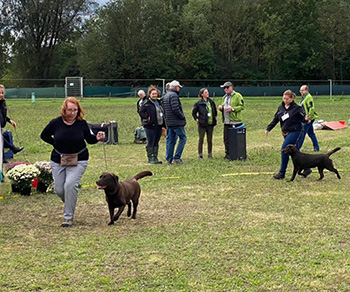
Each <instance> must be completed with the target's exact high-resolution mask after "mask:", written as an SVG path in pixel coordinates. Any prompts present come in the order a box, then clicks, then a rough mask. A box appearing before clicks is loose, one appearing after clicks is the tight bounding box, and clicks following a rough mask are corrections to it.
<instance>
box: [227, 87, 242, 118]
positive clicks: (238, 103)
mask: <svg viewBox="0 0 350 292" xmlns="http://www.w3.org/2000/svg"><path fill="white" fill-rule="evenodd" d="M225 98H226V94H225V95H224V97H223V98H222V106H224V103H225ZM230 105H231V107H232V108H234V111H233V112H231V113H230V120H231V121H234V122H241V121H242V110H244V100H243V96H242V95H241V94H240V93H238V92H236V91H233V95H232V97H231V104H230ZM222 120H224V113H222Z"/></svg>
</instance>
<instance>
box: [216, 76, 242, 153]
mask: <svg viewBox="0 0 350 292" xmlns="http://www.w3.org/2000/svg"><path fill="white" fill-rule="evenodd" d="M220 87H223V88H224V91H225V95H224V97H223V98H222V104H220V105H219V106H218V110H219V111H221V112H222V119H223V122H224V144H225V157H224V159H230V156H229V140H228V130H229V129H230V128H232V127H235V126H236V125H241V124H242V111H243V110H244V100H243V97H242V95H241V94H240V93H238V92H236V91H234V90H233V84H232V82H230V81H227V82H225V83H224V84H223V85H220Z"/></svg>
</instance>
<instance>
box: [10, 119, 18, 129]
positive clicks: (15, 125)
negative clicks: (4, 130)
mask: <svg viewBox="0 0 350 292" xmlns="http://www.w3.org/2000/svg"><path fill="white" fill-rule="evenodd" d="M10 124H11V125H12V126H13V127H14V128H15V130H16V129H17V124H16V123H15V121H12V120H10Z"/></svg>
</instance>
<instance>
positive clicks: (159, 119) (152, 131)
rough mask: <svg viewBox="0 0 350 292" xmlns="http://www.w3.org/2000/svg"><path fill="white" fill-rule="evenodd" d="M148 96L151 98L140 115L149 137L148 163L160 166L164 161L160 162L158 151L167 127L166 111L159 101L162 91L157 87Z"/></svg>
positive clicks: (149, 90)
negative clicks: (163, 130) (164, 128)
mask: <svg viewBox="0 0 350 292" xmlns="http://www.w3.org/2000/svg"><path fill="white" fill-rule="evenodd" d="M148 96H149V98H148V99H147V101H146V102H145V103H144V104H143V105H142V106H141V108H140V111H139V115H140V117H141V121H142V125H143V127H144V128H145V131H146V135H147V146H146V152H147V157H148V162H149V163H152V164H160V163H162V161H160V160H158V150H159V140H160V137H161V135H162V128H163V127H165V120H164V111H163V108H162V106H161V105H160V101H159V99H158V97H159V96H160V91H159V90H158V89H157V88H156V87H154V86H150V87H149V88H148Z"/></svg>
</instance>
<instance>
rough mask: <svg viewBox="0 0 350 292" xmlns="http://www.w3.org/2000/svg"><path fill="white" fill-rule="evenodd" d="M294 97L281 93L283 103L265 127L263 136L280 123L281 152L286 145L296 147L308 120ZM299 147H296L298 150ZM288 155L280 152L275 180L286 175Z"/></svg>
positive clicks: (288, 92) (291, 93) (286, 92)
mask: <svg viewBox="0 0 350 292" xmlns="http://www.w3.org/2000/svg"><path fill="white" fill-rule="evenodd" d="M295 98H296V95H295V93H294V92H292V91H291V90H286V91H285V92H284V93H283V102H282V104H281V105H280V106H279V107H278V109H277V112H276V113H275V116H274V118H273V120H272V122H271V123H270V124H269V125H268V126H267V128H266V131H265V134H266V136H268V134H269V133H270V132H271V130H272V129H273V128H274V127H275V126H276V125H277V124H278V123H280V125H281V130H282V135H283V137H284V141H283V144H282V147H281V150H283V149H284V148H285V147H286V146H287V145H288V144H295V145H298V144H299V143H298V141H299V139H300V137H301V135H302V123H304V122H305V121H306V120H308V118H307V117H305V112H304V109H303V108H302V107H301V106H299V105H297V104H296V103H295ZM300 146H301V145H298V149H299V147H300ZM288 161H289V155H288V154H283V153H282V151H281V167H280V170H279V172H278V173H277V174H274V175H273V177H274V178H275V179H284V177H285V174H286V169H287V166H288ZM308 174H310V173H306V175H308Z"/></svg>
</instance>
